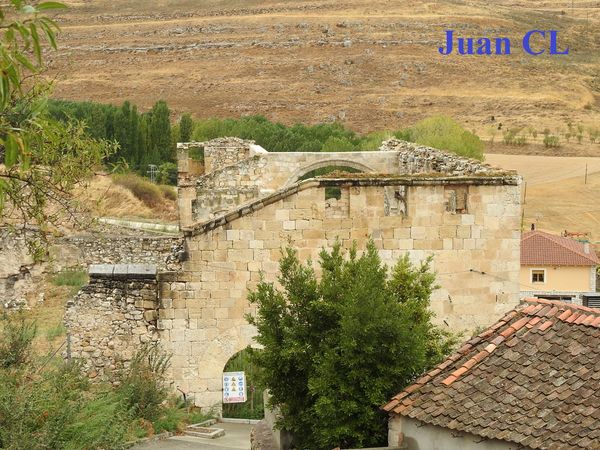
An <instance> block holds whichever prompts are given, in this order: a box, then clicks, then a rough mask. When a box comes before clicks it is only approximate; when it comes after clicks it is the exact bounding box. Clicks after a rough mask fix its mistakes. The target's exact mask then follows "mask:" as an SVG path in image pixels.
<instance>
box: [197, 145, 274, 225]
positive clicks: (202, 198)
mask: <svg viewBox="0 0 600 450" xmlns="http://www.w3.org/2000/svg"><path fill="white" fill-rule="evenodd" d="M265 165H266V161H265V159H264V158H260V157H259V156H254V157H252V158H249V159H246V160H243V161H240V162H238V163H237V164H235V165H233V166H227V167H223V168H221V169H218V170H216V171H213V172H210V173H208V174H206V175H205V176H203V177H200V178H199V179H198V180H197V182H196V195H195V198H194V199H193V200H192V220H193V222H198V221H204V220H209V219H212V218H214V217H215V216H217V215H219V214H223V213H224V212H227V211H230V210H232V209H235V208H236V207H237V206H238V205H241V204H244V203H247V202H249V201H251V200H254V199H256V198H258V197H259V196H261V189H260V187H261V186H262V177H263V176H264V167H265Z"/></svg>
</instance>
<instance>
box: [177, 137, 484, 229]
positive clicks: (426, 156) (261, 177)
mask: <svg viewBox="0 0 600 450" xmlns="http://www.w3.org/2000/svg"><path fill="white" fill-rule="evenodd" d="M198 148H202V149H203V152H204V163H205V169H204V170H203V171H200V170H198V166H197V164H196V162H195V161H194V159H193V158H190V156H189V151H190V150H191V149H198ZM178 161H179V213H180V224H181V227H182V228H184V227H188V226H190V225H192V224H194V223H197V222H199V221H204V220H210V219H212V218H214V217H216V216H218V215H220V214H223V213H225V212H226V211H230V210H231V209H232V208H235V207H237V206H240V205H243V204H245V203H248V202H250V201H253V200H255V199H257V198H260V197H264V196H266V195H269V194H272V193H273V192H275V191H276V190H279V189H281V188H282V187H286V186H290V185H291V184H293V183H296V182H297V181H298V180H299V179H300V178H301V177H302V176H303V175H305V174H307V173H309V172H311V171H313V170H316V169H320V168H323V167H327V166H332V165H333V166H344V167H352V168H354V169H357V170H360V171H362V172H366V173H378V174H399V175H402V174H416V173H446V174H448V175H475V174H485V173H490V172H494V171H495V169H493V168H491V167H490V166H488V165H486V164H482V163H481V162H479V161H476V160H472V159H466V158H461V157H459V156H457V155H453V154H448V153H446V152H442V151H439V150H436V149H433V148H430V147H425V146H422V145H417V144H412V143H409V142H405V141H400V140H397V139H391V140H389V141H386V142H385V143H384V144H383V145H382V146H381V148H380V149H379V151H375V152H343V153H342V152H339V153H322V152H315V153H312V152H286V153H269V152H267V151H265V150H264V149H263V148H262V147H259V146H257V145H255V144H254V143H253V141H246V140H242V139H238V138H222V139H214V140H212V141H209V142H196V143H193V142H192V143H185V144H179V146H178Z"/></svg>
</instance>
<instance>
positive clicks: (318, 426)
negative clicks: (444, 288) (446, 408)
mask: <svg viewBox="0 0 600 450" xmlns="http://www.w3.org/2000/svg"><path fill="white" fill-rule="evenodd" d="M319 266H320V268H321V270H322V276H321V278H320V279H317V277H316V274H315V271H314V269H313V267H312V264H311V262H310V261H309V262H308V263H307V264H303V263H301V262H300V261H299V259H298V255H297V252H296V251H294V250H293V249H291V248H287V249H285V250H284V253H283V255H282V259H281V261H280V276H279V283H280V285H281V288H276V287H275V285H274V284H273V283H267V282H264V281H262V282H260V283H259V284H258V286H257V288H256V290H254V291H252V292H251V293H250V295H249V300H250V302H251V303H252V304H254V305H256V306H257V307H258V308H257V311H258V312H257V314H256V316H254V317H248V320H249V321H250V323H252V324H254V325H255V326H256V327H257V330H258V336H257V338H256V340H257V342H258V343H259V344H261V345H262V346H263V349H262V350H260V351H255V352H254V356H253V357H254V361H255V363H256V364H257V366H259V367H260V369H261V371H260V381H261V383H262V385H263V386H264V387H265V388H268V389H269V392H270V394H271V400H270V403H271V406H275V407H278V408H280V410H281V412H282V419H281V420H280V422H279V426H280V427H282V428H285V429H287V430H289V431H291V432H292V433H293V435H294V439H295V442H294V443H295V445H296V447H297V448H311V449H331V448H333V447H336V446H340V447H342V448H352V447H369V446H380V445H385V443H386V442H387V438H386V429H387V417H386V415H385V414H383V413H382V412H381V411H380V409H379V408H380V406H381V405H382V404H383V403H384V402H385V401H387V400H389V398H391V397H392V396H393V395H394V394H396V393H397V392H398V391H400V390H401V389H402V388H403V387H404V386H406V385H407V384H409V383H410V382H411V381H412V380H413V379H414V378H415V377H416V376H418V375H420V374H421V373H423V372H424V371H425V370H426V369H428V368H429V367H431V366H432V365H434V364H435V363H437V362H439V361H440V360H441V359H442V358H443V356H444V355H446V354H447V353H449V351H450V349H451V347H452V345H453V344H454V343H455V339H454V338H453V337H452V336H450V335H449V334H448V333H446V332H443V331H442V330H440V329H438V328H436V327H435V326H434V325H432V323H431V319H432V313H431V311H430V310H429V308H428V306H429V297H430V295H431V292H432V291H433V290H434V289H436V285H435V276H434V274H433V273H432V272H431V271H430V260H426V261H425V262H423V263H421V264H420V265H418V266H414V265H413V264H411V263H410V261H409V259H408V256H405V257H403V258H401V259H400V260H399V261H398V262H397V264H396V265H395V266H394V267H393V269H392V270H391V273H389V270H388V268H387V267H386V266H385V265H384V264H382V262H381V259H380V257H379V254H378V251H377V249H376V247H375V244H374V243H373V242H372V241H370V242H369V243H368V245H367V248H366V250H365V251H364V252H363V254H362V255H361V256H359V255H358V252H357V250H356V248H355V247H354V248H352V249H351V250H350V251H349V253H348V255H345V254H344V252H343V251H342V249H341V246H340V244H339V243H338V244H336V245H334V247H333V249H332V250H331V252H327V251H325V250H323V251H322V252H321V254H320V259H319Z"/></svg>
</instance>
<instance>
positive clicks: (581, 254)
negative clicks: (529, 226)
mask: <svg viewBox="0 0 600 450" xmlns="http://www.w3.org/2000/svg"><path fill="white" fill-rule="evenodd" d="M599 263H600V262H599V261H598V257H597V256H596V253H595V252H594V250H593V249H589V251H588V253H586V252H585V245H584V244H582V243H581V242H578V241H576V240H574V239H570V238H566V237H562V236H556V235H554V234H550V233H545V232H543V231H538V230H535V231H528V232H527V233H523V236H522V237H521V265H522V266H536V265H540V266H541V265H548V266H595V265H597V264H599Z"/></svg>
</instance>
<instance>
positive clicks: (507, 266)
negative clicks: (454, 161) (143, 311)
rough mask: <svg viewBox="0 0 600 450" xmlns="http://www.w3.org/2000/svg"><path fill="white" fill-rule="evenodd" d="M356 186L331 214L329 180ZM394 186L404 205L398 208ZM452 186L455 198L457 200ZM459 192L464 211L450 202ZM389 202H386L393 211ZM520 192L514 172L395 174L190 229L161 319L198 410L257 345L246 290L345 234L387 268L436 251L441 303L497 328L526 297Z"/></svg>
mask: <svg viewBox="0 0 600 450" xmlns="http://www.w3.org/2000/svg"><path fill="white" fill-rule="evenodd" d="M332 185H336V186H339V187H340V188H341V189H342V190H346V191H347V193H348V200H347V202H348V203H347V205H348V207H347V208H346V207H345V208H344V209H343V211H342V210H339V211H337V210H336V214H335V217H331V215H330V214H329V213H328V205H329V203H330V202H327V201H325V187H327V186H332ZM390 190H391V191H392V192H395V193H396V195H395V197H394V198H396V199H397V200H398V202H401V203H402V205H401V206H402V207H398V208H390V207H389V202H386V195H389V192H390ZM452 192H453V193H454V196H451V195H449V194H450V193H452ZM457 192H460V193H461V196H462V195H463V194H464V195H466V197H465V198H461V202H460V209H459V208H457V207H455V206H456V202H454V203H452V202H450V200H449V199H450V198H455V199H456V198H457V195H456V193H457ZM386 204H388V206H387V207H386ZM519 229H520V187H519V181H518V178H516V177H495V178H494V177H490V176H486V177H479V178H478V177H424V176H413V177H404V178H402V177H396V178H381V177H380V178H377V177H375V178H356V179H336V180H327V179H323V180H319V181H306V182H303V183H300V184H299V185H295V186H292V187H290V188H288V189H287V190H284V191H281V192H278V193H276V194H273V195H271V196H269V197H266V198H264V199H262V200H260V201H257V202H254V203H252V204H251V205H248V206H246V207H243V208H239V209H237V210H235V211H232V212H230V213H228V214H227V215H225V216H223V217H220V218H217V219H215V220H214V221H211V222H206V223H203V224H202V225H199V226H198V227H196V228H195V229H193V230H189V231H188V233H189V234H188V237H187V246H188V249H189V256H190V258H189V260H188V261H186V262H185V263H184V269H183V271H181V272H179V273H174V274H171V275H169V276H170V277H171V278H170V279H169V280H168V281H165V283H163V284H161V297H162V298H161V302H162V303H161V308H160V310H159V321H158V323H157V326H158V329H159V333H160V337H161V341H162V342H163V345H164V346H165V348H166V349H167V350H170V351H172V352H173V355H174V356H173V359H172V377H173V380H174V381H175V383H176V384H177V385H179V386H181V388H182V389H183V390H184V391H186V392H189V393H190V394H191V395H192V396H193V397H194V398H195V402H196V404H197V405H199V406H202V407H211V406H214V405H219V404H220V400H221V373H222V371H223V367H224V366H225V364H226V362H227V361H228V359H229V358H230V357H231V356H232V355H233V354H234V353H235V352H237V351H239V350H241V349H243V348H245V347H246V346H248V345H251V344H252V343H253V341H252V337H253V335H254V332H255V331H254V329H253V327H251V326H249V325H248V324H247V322H246V320H245V318H244V315H245V314H246V313H253V312H254V311H253V308H252V307H251V306H250V305H249V304H248V302H247V293H248V289H253V288H255V287H256V285H257V283H258V281H259V280H260V277H261V273H263V274H264V276H265V279H266V280H267V281H273V282H275V281H276V277H277V273H278V260H279V258H280V249H281V247H282V246H283V245H286V243H288V242H289V243H291V244H292V245H293V246H294V247H295V248H297V249H298V251H299V257H300V259H301V260H302V261H306V260H308V259H309V258H312V260H313V261H316V260H317V259H318V252H319V251H320V249H321V248H322V247H325V248H330V247H331V246H332V245H333V243H334V242H335V240H336V239H339V240H340V241H341V242H342V245H343V246H344V247H345V248H349V247H350V246H351V245H352V243H353V242H354V241H356V243H357V245H358V248H359V249H364V247H365V244H366V242H367V239H368V238H369V237H370V236H372V237H373V239H374V241H375V245H377V247H378V248H379V249H380V253H381V256H382V258H383V260H384V261H385V262H386V263H387V264H393V263H394V261H396V260H397V259H398V258H399V257H400V256H402V255H403V254H404V253H406V252H408V254H409V255H410V258H411V260H412V261H414V262H419V261H422V260H424V259H425V258H426V257H427V256H429V255H432V256H433V258H434V259H433V268H434V270H436V271H437V272H438V276H437V281H438V283H439V284H440V285H441V288H440V289H439V290H437V291H435V293H434V295H433V297H432V304H431V308H432V310H433V311H434V312H435V313H436V315H437V317H436V320H437V322H438V323H440V324H441V325H442V326H449V327H450V328H451V329H453V330H460V329H467V330H468V329H471V330H472V329H473V328H475V327H477V326H482V325H488V324H489V323H491V322H493V321H494V320H496V319H497V318H498V317H499V316H500V315H501V314H503V313H504V312H505V311H507V310H509V309H511V308H513V307H514V305H516V304H517V302H518V290H519V284H518V282H519V245H520V231H519Z"/></svg>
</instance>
